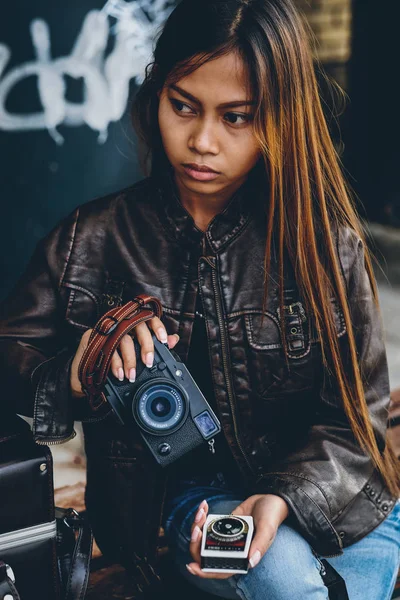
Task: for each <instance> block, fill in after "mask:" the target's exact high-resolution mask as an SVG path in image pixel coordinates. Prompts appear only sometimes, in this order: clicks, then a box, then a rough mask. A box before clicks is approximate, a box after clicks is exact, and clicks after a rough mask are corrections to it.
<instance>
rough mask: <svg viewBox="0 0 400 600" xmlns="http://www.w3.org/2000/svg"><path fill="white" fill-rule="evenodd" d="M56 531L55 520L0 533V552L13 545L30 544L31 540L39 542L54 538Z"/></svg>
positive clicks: (13, 546)
mask: <svg viewBox="0 0 400 600" xmlns="http://www.w3.org/2000/svg"><path fill="white" fill-rule="evenodd" d="M56 533H57V523H56V521H51V522H50V523H41V524H40V525H34V526H33V527H26V528H24V529H17V530H16V531H11V532H9V533H2V534H1V535H0V553H1V552H5V551H6V550H10V549H11V548H15V546H24V545H26V544H31V543H32V542H40V541H42V540H47V539H51V538H55V537H56Z"/></svg>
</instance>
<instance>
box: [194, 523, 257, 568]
mask: <svg viewBox="0 0 400 600" xmlns="http://www.w3.org/2000/svg"><path fill="white" fill-rule="evenodd" d="M253 532H254V523H253V517H250V516H240V517H239V516H237V515H213V514H209V515H208V516H207V519H206V522H205V523H204V527H203V537H202V540H201V550H200V556H201V569H202V571H205V572H207V573H247V572H248V565H249V561H248V554H249V549H250V543H251V540H252V537H253Z"/></svg>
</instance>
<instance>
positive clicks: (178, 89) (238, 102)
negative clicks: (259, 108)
mask: <svg viewBox="0 0 400 600" xmlns="http://www.w3.org/2000/svg"><path fill="white" fill-rule="evenodd" d="M168 88H170V89H172V90H175V91H176V92H178V93H179V94H181V95H182V96H185V98H187V99H188V100H191V101H192V102H194V103H195V104H200V105H201V102H200V100H199V99H198V98H196V97H195V96H192V94H189V92H186V91H185V90H184V89H183V88H181V87H179V86H177V85H175V84H173V83H172V84H171V85H169V86H168ZM252 104H255V102H253V101H252V100H235V101H234V102H223V103H222V104H219V105H218V106H217V108H229V107H233V106H247V105H252Z"/></svg>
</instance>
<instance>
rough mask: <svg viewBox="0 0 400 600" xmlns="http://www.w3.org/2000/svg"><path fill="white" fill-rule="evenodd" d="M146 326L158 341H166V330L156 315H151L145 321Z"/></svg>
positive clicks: (164, 342)
mask: <svg viewBox="0 0 400 600" xmlns="http://www.w3.org/2000/svg"><path fill="white" fill-rule="evenodd" d="M147 324H148V326H149V327H150V328H151V329H152V330H153V331H154V333H155V334H156V337H157V339H158V340H160V342H162V343H163V344H166V343H167V342H168V335H167V330H166V329H165V327H164V323H163V322H162V321H161V319H159V318H158V317H153V318H152V319H150V320H149V321H147Z"/></svg>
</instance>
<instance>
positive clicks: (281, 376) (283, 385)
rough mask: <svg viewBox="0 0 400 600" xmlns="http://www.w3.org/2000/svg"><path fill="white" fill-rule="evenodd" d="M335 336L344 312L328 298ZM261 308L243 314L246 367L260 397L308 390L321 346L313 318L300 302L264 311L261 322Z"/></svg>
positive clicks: (339, 331)
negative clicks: (284, 334) (247, 365)
mask: <svg viewBox="0 0 400 600" xmlns="http://www.w3.org/2000/svg"><path fill="white" fill-rule="evenodd" d="M331 304H332V310H333V314H334V319H335V324H336V331H337V335H338V337H339V336H342V335H343V334H344V333H345V331H346V328H345V324H344V318H343V314H342V312H341V310H340V308H339V306H338V304H337V302H336V300H334V299H332V300H331ZM261 317H262V312H261V310H259V311H257V310H254V311H249V312H247V313H246V314H245V315H244V321H245V330H246V337H247V342H248V358H249V369H250V370H251V371H252V375H253V377H251V379H253V381H255V382H256V390H255V391H256V393H257V395H259V396H262V397H263V396H264V397H265V396H271V395H272V396H274V395H276V394H290V393H297V392H301V391H305V390H307V389H311V388H313V386H314V383H315V374H316V369H317V365H318V364H319V358H320V349H319V344H318V342H319V340H318V338H317V335H316V331H315V327H314V325H313V320H312V319H311V318H310V315H308V314H307V312H306V310H305V308H304V305H303V303H302V302H301V301H295V302H292V303H288V304H286V305H285V306H284V312H283V315H281V314H280V310H279V308H277V309H276V311H275V312H272V311H266V312H265V313H264V321H263V323H262V318H261ZM283 328H285V333H286V340H287V346H288V361H287V362H286V360H285V354H284V350H283V338H282V329H283Z"/></svg>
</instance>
